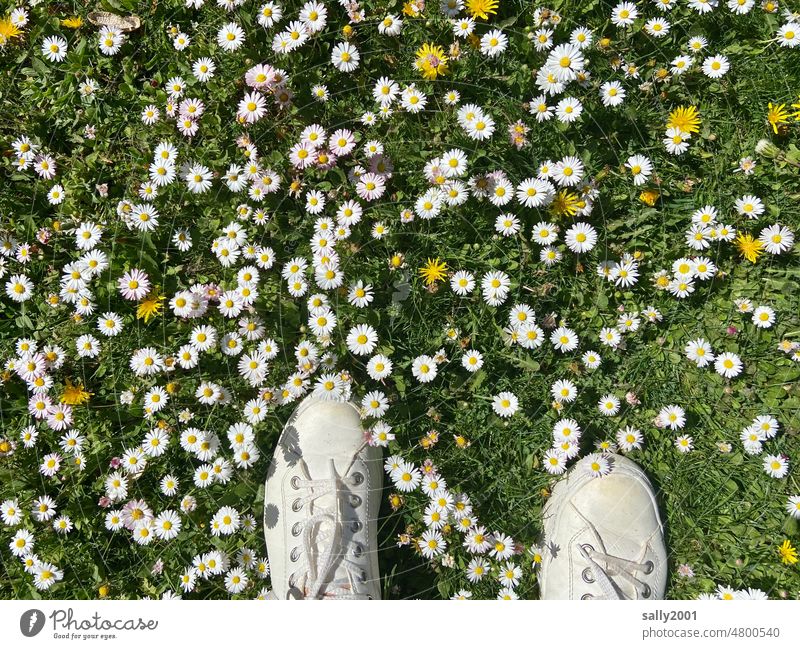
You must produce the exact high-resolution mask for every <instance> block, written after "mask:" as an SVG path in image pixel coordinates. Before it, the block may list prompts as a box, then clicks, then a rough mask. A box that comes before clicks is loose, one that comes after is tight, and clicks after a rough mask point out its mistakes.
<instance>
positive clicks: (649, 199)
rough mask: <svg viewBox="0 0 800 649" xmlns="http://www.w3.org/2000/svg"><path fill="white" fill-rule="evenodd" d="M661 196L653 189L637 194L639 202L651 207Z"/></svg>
mask: <svg viewBox="0 0 800 649" xmlns="http://www.w3.org/2000/svg"><path fill="white" fill-rule="evenodd" d="M660 195H661V194H660V193H659V192H658V191H657V190H655V189H645V190H644V191H643V192H642V193H641V194H639V200H640V201H642V203H644V204H645V205H649V206H650V207H653V206H654V205H655V204H656V201H657V200H658V197H659V196H660Z"/></svg>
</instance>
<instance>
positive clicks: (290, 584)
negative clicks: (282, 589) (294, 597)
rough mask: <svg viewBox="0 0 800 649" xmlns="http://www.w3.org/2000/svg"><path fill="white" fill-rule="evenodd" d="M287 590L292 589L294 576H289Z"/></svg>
mask: <svg viewBox="0 0 800 649" xmlns="http://www.w3.org/2000/svg"><path fill="white" fill-rule="evenodd" d="M289 588H294V575H289Z"/></svg>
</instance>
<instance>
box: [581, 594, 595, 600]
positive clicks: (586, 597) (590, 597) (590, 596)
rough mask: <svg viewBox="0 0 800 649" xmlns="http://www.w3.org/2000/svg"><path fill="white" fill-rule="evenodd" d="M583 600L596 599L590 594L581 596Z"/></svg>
mask: <svg viewBox="0 0 800 649" xmlns="http://www.w3.org/2000/svg"><path fill="white" fill-rule="evenodd" d="M581 599H594V595H590V594H589V593H586V594H584V595H581Z"/></svg>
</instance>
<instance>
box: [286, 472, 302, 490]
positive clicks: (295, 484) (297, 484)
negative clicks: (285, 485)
mask: <svg viewBox="0 0 800 649" xmlns="http://www.w3.org/2000/svg"><path fill="white" fill-rule="evenodd" d="M289 484H290V485H292V489H294V490H297V489H299V488H300V478H299V477H297V476H296V475H293V476H292V479H291V480H289Z"/></svg>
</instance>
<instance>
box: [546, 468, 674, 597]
mask: <svg viewBox="0 0 800 649" xmlns="http://www.w3.org/2000/svg"><path fill="white" fill-rule="evenodd" d="M603 457H604V458H605V459H606V460H608V461H609V463H610V469H611V470H610V472H609V473H608V474H607V475H604V476H602V477H594V476H593V475H592V473H591V467H590V466H589V463H590V462H591V461H592V460H591V458H584V459H582V460H581V461H579V462H578V463H577V464H576V465H575V466H574V467H573V468H572V469H571V470H570V472H569V473H568V474H567V476H566V477H565V478H564V479H562V480H561V481H559V482H558V483H557V484H556V486H555V488H554V489H553V494H552V496H551V497H550V499H549V500H548V501H547V504H546V505H545V508H544V512H543V519H544V521H543V522H544V551H543V553H542V554H543V558H542V567H541V573H540V575H539V586H540V590H541V596H542V599H651V600H652V599H663V597H664V591H665V588H666V581H667V553H666V549H665V547H664V527H663V525H662V524H661V519H660V518H659V516H658V505H657V503H656V499H655V494H654V492H653V487H652V486H651V485H650V482H649V480H648V479H647V476H645V474H644V472H643V471H642V470H641V469H640V468H639V467H638V466H637V465H636V463H634V462H632V461H631V460H629V459H628V458H626V457H623V456H621V455H613V454H608V455H604V456H603ZM595 468H596V467H595Z"/></svg>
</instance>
